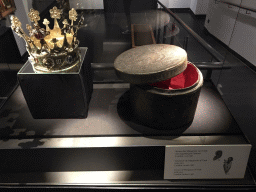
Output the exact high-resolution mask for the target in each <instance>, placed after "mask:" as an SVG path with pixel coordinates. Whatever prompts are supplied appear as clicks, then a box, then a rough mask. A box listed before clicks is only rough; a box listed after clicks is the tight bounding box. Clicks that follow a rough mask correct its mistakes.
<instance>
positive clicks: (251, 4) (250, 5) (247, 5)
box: [241, 0, 256, 10]
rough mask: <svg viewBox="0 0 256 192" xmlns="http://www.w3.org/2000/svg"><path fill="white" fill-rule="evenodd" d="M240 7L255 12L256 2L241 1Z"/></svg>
mask: <svg viewBox="0 0 256 192" xmlns="http://www.w3.org/2000/svg"><path fill="white" fill-rule="evenodd" d="M241 6H242V7H245V8H249V9H253V10H256V1H255V0H242V4H241Z"/></svg>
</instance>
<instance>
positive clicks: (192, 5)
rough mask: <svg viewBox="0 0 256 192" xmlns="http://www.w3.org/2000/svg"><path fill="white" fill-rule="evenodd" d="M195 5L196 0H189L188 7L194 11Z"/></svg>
mask: <svg viewBox="0 0 256 192" xmlns="http://www.w3.org/2000/svg"><path fill="white" fill-rule="evenodd" d="M196 6H197V0H191V4H190V9H191V10H192V11H193V12H194V14H195V12H196Z"/></svg>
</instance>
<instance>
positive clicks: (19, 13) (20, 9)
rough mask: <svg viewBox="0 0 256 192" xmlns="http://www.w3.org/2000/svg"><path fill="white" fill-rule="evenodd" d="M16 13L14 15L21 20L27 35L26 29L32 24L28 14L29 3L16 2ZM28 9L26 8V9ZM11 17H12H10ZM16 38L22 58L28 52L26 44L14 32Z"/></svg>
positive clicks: (17, 0) (18, 0) (16, 0)
mask: <svg viewBox="0 0 256 192" xmlns="http://www.w3.org/2000/svg"><path fill="white" fill-rule="evenodd" d="M14 3H15V6H16V8H17V9H16V11H15V13H14V15H15V16H16V17H18V18H19V20H20V22H21V23H22V29H23V30H24V31H25V33H27V34H28V31H27V29H26V24H28V23H30V21H29V20H28V17H27V16H26V15H27V12H26V9H27V2H25V1H21V0H14ZM25 7H26V8H25ZM9 17H10V16H9ZM13 34H14V38H15V40H16V42H17V46H18V49H19V51H20V55H21V56H22V55H23V54H24V53H25V52H26V43H25V41H24V39H23V38H21V37H19V36H18V35H17V34H16V33H15V32H13Z"/></svg>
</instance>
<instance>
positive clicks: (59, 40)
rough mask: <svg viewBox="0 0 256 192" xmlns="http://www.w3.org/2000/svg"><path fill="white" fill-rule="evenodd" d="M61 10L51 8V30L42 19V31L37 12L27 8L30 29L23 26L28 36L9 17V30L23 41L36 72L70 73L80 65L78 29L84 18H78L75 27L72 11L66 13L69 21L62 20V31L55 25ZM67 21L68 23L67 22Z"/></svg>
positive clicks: (47, 23)
mask: <svg viewBox="0 0 256 192" xmlns="http://www.w3.org/2000/svg"><path fill="white" fill-rule="evenodd" d="M62 12H63V10H62V9H58V8H57V7H53V8H52V9H50V16H51V18H53V19H54V27H53V29H50V27H49V24H50V22H49V21H48V20H47V19H44V20H43V24H44V25H45V28H41V27H40V26H39V24H38V21H39V20H40V16H39V12H38V11H37V10H34V9H30V12H29V13H28V17H29V19H30V20H31V22H33V27H32V26H30V25H28V24H27V25H26V28H27V30H28V31H29V36H28V35H27V34H26V33H25V32H24V31H23V29H22V28H21V22H20V20H19V19H18V18H17V17H16V16H14V15H12V16H11V23H12V25H11V28H12V30H13V31H14V32H15V33H16V34H17V35H18V36H20V37H22V38H23V39H24V40H25V42H26V49H27V51H28V53H29V60H30V62H31V64H32V66H33V69H34V71H35V72H40V73H49V72H64V71H72V69H74V68H75V67H76V66H77V65H78V64H79V63H80V62H81V52H80V49H79V47H78V45H79V41H78V40H77V32H78V29H79V28H80V27H81V25H83V21H84V17H83V16H81V18H80V20H79V22H78V24H77V25H74V21H76V20H77V15H78V14H77V12H76V10H75V9H74V8H72V9H71V10H70V11H69V20H70V21H68V20H67V19H64V20H63V22H62V24H63V27H62V29H61V28H60V26H59V24H58V19H60V18H61V14H62ZM69 22H70V23H69Z"/></svg>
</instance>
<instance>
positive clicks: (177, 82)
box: [150, 63, 198, 89]
mask: <svg viewBox="0 0 256 192" xmlns="http://www.w3.org/2000/svg"><path fill="white" fill-rule="evenodd" d="M197 80H198V73H197V70H196V68H195V67H194V66H193V65H191V64H190V63H188V65H187V68H186V69H185V71H183V72H182V73H181V74H179V75H177V76H175V77H173V78H171V79H168V80H165V81H161V82H157V83H152V84H150V85H151V86H154V87H158V88H161V89H184V88H186V87H190V86H192V85H193V84H195V83H196V82H197Z"/></svg>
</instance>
